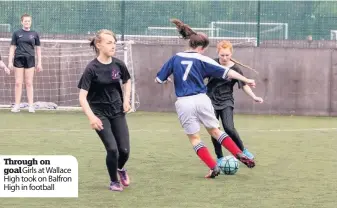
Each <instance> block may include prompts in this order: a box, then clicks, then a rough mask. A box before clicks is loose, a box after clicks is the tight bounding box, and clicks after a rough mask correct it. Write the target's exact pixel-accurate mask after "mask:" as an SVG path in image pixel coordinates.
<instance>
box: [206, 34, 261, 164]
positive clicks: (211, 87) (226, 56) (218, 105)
mask: <svg viewBox="0 0 337 208" xmlns="http://www.w3.org/2000/svg"><path fill="white" fill-rule="evenodd" d="M217 53H218V58H215V59H214V60H215V61H216V62H217V63H219V64H221V65H223V66H225V67H228V68H230V69H232V70H234V71H236V72H238V73H239V74H241V75H243V73H242V71H241V69H240V67H239V65H240V63H239V62H237V61H235V60H234V59H232V54H233V46H232V44H231V43H230V42H229V41H225V40H224V41H221V42H219V43H218V44H217ZM236 83H238V87H239V89H242V90H243V91H244V92H245V93H246V94H247V95H248V96H249V97H250V98H252V99H253V100H254V101H255V102H257V103H263V99H262V98H261V97H257V96H256V95H255V94H254V92H253V91H252V89H251V88H250V87H249V86H248V85H247V84H246V83H244V82H242V81H240V80H237V79H222V78H216V77H210V78H209V79H208V84H207V95H208V96H209V98H210V99H211V101H212V104H213V107H214V109H215V116H216V118H217V119H219V117H220V118H221V121H222V126H223V129H224V131H225V132H226V133H227V134H228V135H229V136H230V137H231V138H232V140H233V141H234V142H235V144H236V145H237V146H238V147H239V148H240V150H241V151H243V153H244V154H245V155H246V156H247V157H249V158H250V159H254V155H253V154H252V153H250V152H249V151H248V150H247V149H246V148H245V146H244V145H243V142H242V140H241V138H240V136H239V134H238V132H237V131H236V129H235V127H234V120H233V110H234V97H233V88H234V85H235V84H236ZM212 143H213V145H214V150H215V154H216V156H217V158H218V163H219V162H220V161H221V159H222V157H223V153H222V147H221V145H220V144H219V143H218V142H217V140H216V138H212Z"/></svg>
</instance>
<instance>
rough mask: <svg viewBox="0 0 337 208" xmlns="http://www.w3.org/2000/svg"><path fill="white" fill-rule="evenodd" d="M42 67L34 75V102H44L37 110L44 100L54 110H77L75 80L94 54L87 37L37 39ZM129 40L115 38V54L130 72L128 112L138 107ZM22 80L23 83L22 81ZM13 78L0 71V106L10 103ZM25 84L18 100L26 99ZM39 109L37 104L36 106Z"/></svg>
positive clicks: (2, 43) (0, 43)
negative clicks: (40, 51)
mask: <svg viewBox="0 0 337 208" xmlns="http://www.w3.org/2000/svg"><path fill="white" fill-rule="evenodd" d="M9 43H10V39H9V38H0V53H1V55H2V59H3V60H4V61H5V63H6V62H8V54H9ZM41 43H42V44H41V50H42V68H43V71H42V72H39V73H36V75H35V77H34V82H33V84H34V102H35V103H34V105H35V104H36V103H39V105H40V107H41V103H44V104H45V105H46V106H47V107H46V106H44V108H43V107H41V109H40V110H43V109H46V110H51V109H52V108H49V109H48V103H54V104H56V105H57V108H56V109H57V110H80V109H81V108H80V105H79V101H78V93H79V89H78V88H77V85H78V81H79V79H80V77H81V76H82V73H83V71H84V69H85V67H86V65H87V64H88V63H89V62H90V61H92V60H93V59H94V58H95V57H96V54H95V52H94V51H93V49H92V48H90V46H89V41H88V40H48V39H41ZM133 44H134V42H133V41H131V40H129V41H118V42H117V44H116V53H115V57H116V58H119V59H121V60H123V61H124V62H125V64H126V66H127V68H128V70H129V73H130V76H131V98H130V104H131V108H132V112H134V111H136V110H137V108H138V107H139V97H138V95H137V92H136V87H135V85H136V79H135V72H134V66H133V61H132V45H133ZM23 84H24V83H23ZM14 90H15V79H14V72H12V73H11V75H9V76H8V75H7V74H5V73H0V107H2V108H10V107H11V105H12V104H13V103H14ZM26 100H27V99H26V92H25V87H23V91H22V101H21V104H23V105H24V104H25V102H26ZM37 110H39V108H37Z"/></svg>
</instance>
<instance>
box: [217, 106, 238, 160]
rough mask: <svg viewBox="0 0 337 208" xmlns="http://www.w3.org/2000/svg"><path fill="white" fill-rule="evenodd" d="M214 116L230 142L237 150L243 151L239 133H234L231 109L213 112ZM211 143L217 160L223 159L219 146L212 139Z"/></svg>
mask: <svg viewBox="0 0 337 208" xmlns="http://www.w3.org/2000/svg"><path fill="white" fill-rule="evenodd" d="M215 116H216V118H217V119H219V117H220V118H221V121H222V127H223V128H224V131H225V132H226V133H227V134H228V136H230V137H231V138H232V140H233V141H234V142H235V144H236V145H237V146H238V147H239V149H240V150H241V151H243V150H244V146H243V143H242V140H241V138H240V136H239V133H238V132H237V131H236V129H235V127H234V120H233V107H231V106H229V107H226V108H225V109H223V110H215ZM212 143H213V146H214V151H215V154H216V156H217V158H218V159H219V158H221V157H223V153H222V149H221V148H222V146H221V144H219V142H218V141H217V140H216V139H214V138H213V137H212Z"/></svg>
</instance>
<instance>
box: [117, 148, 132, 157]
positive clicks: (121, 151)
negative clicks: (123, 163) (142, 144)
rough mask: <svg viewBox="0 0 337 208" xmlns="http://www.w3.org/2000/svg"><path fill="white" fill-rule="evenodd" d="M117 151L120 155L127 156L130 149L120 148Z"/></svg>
mask: <svg viewBox="0 0 337 208" xmlns="http://www.w3.org/2000/svg"><path fill="white" fill-rule="evenodd" d="M118 152H119V155H120V156H121V157H128V156H129V154H130V150H129V149H128V148H121V149H119V151H118Z"/></svg>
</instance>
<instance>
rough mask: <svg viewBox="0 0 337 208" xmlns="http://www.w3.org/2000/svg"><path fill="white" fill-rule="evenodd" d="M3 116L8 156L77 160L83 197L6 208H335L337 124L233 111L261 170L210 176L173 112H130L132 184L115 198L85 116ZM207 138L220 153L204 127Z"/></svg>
mask: <svg viewBox="0 0 337 208" xmlns="http://www.w3.org/2000/svg"><path fill="white" fill-rule="evenodd" d="M0 116H1V119H0V135H1V138H0V154H1V155H7V154H12V155H14V154H15V155H19V154H35V155H36V154H41V155H47V154H48V155H49V154H55V155H73V156H75V157H76V158H77V160H78V163H79V197H78V198H0V207H3V208H7V207H9V208H40V207H41V208H42V207H45V208H53V207H55V208H73V207H80V208H86V207H88V208H94V207H98V208H105V207H109V208H110V207H118V208H119V207H121V208H124V207H125V208H130V207H131V208H133V207H134V208H145V207H148V208H166V207H175V208H176V207H184V208H189V207H191V208H199V207H200V208H211V207H235V208H241V207H242V208H277V207H280V208H281V207H282V208H289V207H294V208H328V207H331V208H333V207H336V205H337V199H336V198H337V191H336V190H337V159H336V156H337V130H336V128H337V118H327V117H290V116H253V115H236V116H235V122H236V128H237V130H238V131H239V133H240V135H241V137H242V139H243V141H244V143H245V145H246V146H247V147H248V148H249V150H250V151H251V152H252V153H254V154H255V155H256V162H257V166H256V167H255V168H254V169H248V168H246V167H245V166H244V165H243V164H240V169H239V171H238V173H237V174H236V175H234V176H224V175H221V176H219V177H217V178H216V179H214V180H207V179H204V178H203V176H204V175H205V174H206V172H207V168H206V166H205V165H204V164H203V163H202V162H201V161H200V160H199V159H198V157H196V155H195V153H194V151H193V149H192V147H191V146H190V144H189V142H188V139H187V137H186V136H185V135H184V132H183V131H182V129H181V127H180V125H179V123H178V120H177V118H176V115H175V114H174V113H145V112H136V113H133V114H129V115H128V123H129V128H130V134H131V155H130V160H129V162H128V163H127V168H128V170H129V174H130V177H131V180H132V184H131V187H129V188H127V189H125V191H124V192H122V193H115V192H111V191H108V190H107V185H108V182H109V179H108V174H107V171H106V167H105V151H104V148H103V145H102V143H101V141H100V140H99V138H98V137H97V135H96V134H95V132H93V131H92V130H91V129H90V128H89V123H88V120H87V118H86V117H85V116H84V115H83V114H82V113H74V112H62V113H59V112H57V113H55V112H37V113H35V114H28V113H26V112H21V113H18V114H12V113H10V112H7V111H0ZM202 139H203V141H204V142H205V143H206V145H207V146H208V147H209V149H210V151H211V152H212V154H213V152H214V151H213V149H212V144H211V141H210V138H209V136H208V135H207V134H206V132H205V131H204V130H203V131H202ZM225 153H226V154H228V153H227V152H226V151H225ZM213 155H214V154H213Z"/></svg>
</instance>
